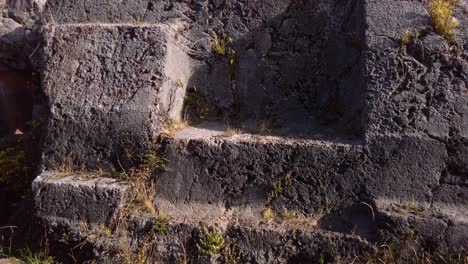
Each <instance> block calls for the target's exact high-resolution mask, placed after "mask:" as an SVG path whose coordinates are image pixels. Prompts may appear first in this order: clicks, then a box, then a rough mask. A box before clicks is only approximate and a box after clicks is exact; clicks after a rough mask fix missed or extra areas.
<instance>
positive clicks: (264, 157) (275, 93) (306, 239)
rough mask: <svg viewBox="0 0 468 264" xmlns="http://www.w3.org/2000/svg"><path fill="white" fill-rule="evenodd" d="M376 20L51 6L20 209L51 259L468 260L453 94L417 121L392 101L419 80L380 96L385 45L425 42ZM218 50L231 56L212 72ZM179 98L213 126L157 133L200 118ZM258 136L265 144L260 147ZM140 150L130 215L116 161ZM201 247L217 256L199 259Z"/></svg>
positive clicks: (257, 9) (111, 4)
mask: <svg viewBox="0 0 468 264" xmlns="http://www.w3.org/2000/svg"><path fill="white" fill-rule="evenodd" d="M389 2H390V1H371V0H368V1H346V3H341V2H339V1H304V3H302V2H301V1H275V0H269V1H260V2H253V1H241V0H236V1H229V2H222V1H199V2H198V1H129V2H120V1H113V0H110V1H95V2H93V3H90V2H88V1H58V0H57V1H55V0H52V1H48V3H47V6H46V9H45V11H44V16H45V18H46V19H47V21H48V24H47V25H46V26H45V27H44V34H43V45H42V46H41V49H42V53H43V57H44V63H43V68H42V77H43V78H42V80H43V81H42V89H43V91H44V93H45V94H46V96H47V97H48V102H49V109H50V117H49V120H48V123H47V133H46V135H45V137H44V147H43V169H44V170H43V172H42V174H41V175H39V177H38V178H37V179H36V180H35V181H34V183H33V191H34V197H35V202H36V211H37V214H38V216H39V217H41V218H42V219H43V220H44V222H45V223H47V224H48V225H49V226H50V227H51V229H50V230H51V231H50V232H51V234H53V237H55V238H60V239H55V242H56V243H57V245H62V246H63V243H62V242H63V239H62V238H64V237H66V238H67V239H65V240H67V242H66V243H65V244H67V245H74V243H75V244H76V245H80V246H83V245H85V244H86V245H88V246H89V248H91V249H92V250H88V251H87V252H72V253H73V254H75V253H76V254H78V255H80V254H81V255H80V257H78V258H79V259H80V261H86V260H97V261H98V262H102V263H107V262H109V263H140V262H138V261H141V260H142V255H143V256H144V257H145V261H147V262H148V263H150V262H151V261H153V262H154V261H159V262H161V263H179V262H182V263H186V262H184V261H186V260H189V261H191V263H218V262H220V263H318V262H320V263H324V262H330V263H332V262H338V261H343V262H352V261H357V262H359V263H361V262H366V261H369V260H372V258H377V256H381V254H382V253H381V252H378V250H379V247H376V245H378V244H379V243H388V245H389V247H390V245H393V244H392V243H395V244H398V243H406V242H408V241H407V240H405V239H406V238H407V237H408V234H411V236H412V237H413V238H414V239H413V240H411V241H410V242H414V243H413V244H414V248H417V249H418V250H419V249H421V248H423V249H424V250H428V252H430V253H435V252H440V254H447V255H457V254H460V255H461V256H464V255H466V254H468V251H467V250H468V248H467V247H466V245H468V222H467V220H468V218H467V217H468V215H467V214H466V212H468V210H466V209H467V206H468V190H467V186H466V177H465V176H463V175H464V173H466V172H467V171H466V169H464V166H466V161H467V160H468V159H466V158H468V156H467V155H466V154H467V152H466V149H467V146H468V144H467V139H466V131H468V129H466V128H467V127H466V126H465V125H464V124H465V123H464V121H461V123H457V120H468V119H467V114H468V111H467V109H466V102H467V97H466V93H465V94H463V92H461V91H460V90H456V89H454V90H451V91H450V93H451V94H450V95H454V94H458V95H459V96H460V99H459V100H461V103H460V102H459V101H453V105H450V102H449V103H446V104H444V105H440V104H437V103H434V105H433V106H431V107H432V110H431V111H433V112H434V113H436V114H433V115H432V116H431V115H429V116H428V115H425V114H424V110H421V113H420V112H418V111H420V110H419V109H420V105H421V103H420V102H419V101H417V99H415V100H414V101H411V102H408V101H407V100H403V99H401V98H402V97H404V96H408V98H410V97H412V96H414V97H415V98H419V97H420V94H418V92H413V91H412V90H411V89H413V88H412V87H415V86H416V87H418V85H421V82H423V81H421V79H418V78H420V77H418V76H412V75H411V74H413V73H411V72H410V73H407V76H408V77H407V78H408V79H409V80H406V81H407V82H406V85H407V89H409V91H408V92H407V94H405V95H395V94H394V91H387V90H391V87H393V86H404V85H405V81H402V80H401V78H400V76H394V75H395V74H394V73H395V72H398V70H399V69H400V68H398V67H399V66H398V65H393V64H392V63H395V61H396V60H397V59H398V58H399V57H398V56H400V55H401V54H400V55H399V54H398V49H399V47H398V45H400V43H399V42H398V41H395V40H394V39H398V38H397V36H394V34H397V33H398V34H400V33H401V32H404V30H405V29H406V27H407V26H408V27H409V25H411V26H420V27H427V28H429V26H430V25H426V22H424V21H420V20H418V19H417V18H413V17H410V16H407V12H409V11H406V10H414V11H415V12H416V11H417V12H422V11H421V9H423V8H424V7H423V4H421V3H419V2H417V1H405V2H402V3H400V2H398V4H396V5H395V6H394V7H392V8H390V9H386V11H385V12H387V11H388V12H389V13H391V14H392V16H390V15H386V16H385V17H381V14H382V12H383V11H382V8H384V7H385V6H386V5H388V4H389ZM398 18H399V19H401V20H399V22H401V23H393V22H395V21H394V19H398ZM378 19H382V20H385V21H387V20H388V21H387V22H388V25H387V26H385V27H384V26H382V25H380V24H379V23H380V20H378ZM463 22H465V21H464V20H463ZM377 24H378V25H380V26H377ZM388 27H390V29H387V28H388ZM380 31H383V32H380ZM224 32H226V36H225V37H224V40H225V41H226V43H225V44H226V45H227V46H228V47H229V48H231V51H229V52H228V48H226V54H219V52H216V51H213V50H212V48H213V47H212V42H213V41H214V39H217V40H218V41H223V33H224ZM395 32H397V33H395ZM387 34H388V36H386V35H387ZM231 37H232V39H233V40H232V41H230V40H229V38H231ZM434 38H436V40H434ZM422 41H427V42H429V43H433V42H434V41H443V40H442V39H437V35H436V34H435V33H430V32H429V33H426V35H425V36H424V39H423V40H422ZM460 41H466V34H462V36H461V40H460ZM461 47H463V46H461ZM410 48H411V47H408V50H409V51H408V53H410V55H408V54H406V55H405V56H413V53H411V50H410ZM234 51H235V52H234ZM429 52H430V53H431V52H432V53H431V54H437V51H436V50H432V49H430V50H429ZM461 52H462V54H465V56H466V49H464V50H463V48H462V51H461ZM401 56H403V55H401ZM414 56H415V57H416V58H415V60H417V59H420V58H418V57H417V56H416V55H414ZM405 58H407V57H405ZM463 58H464V59H463ZM463 58H462V59H460V61H459V64H460V65H465V66H466V65H467V61H466V57H463ZM436 63H437V62H428V64H430V65H437V64H436ZM389 65H391V66H389ZM393 66H394V67H395V68H394V69H393V68H390V69H388V67H393ZM428 78H429V77H428ZM462 78H463V77H453V79H454V81H455V82H456V81H457V80H458V81H459V80H460V79H462ZM426 81H427V80H426ZM408 83H409V84H408ZM408 87H409V88H408ZM428 89H429V90H430V91H432V90H431V89H434V90H437V89H438V88H437V87H432V86H430V87H429V88H428ZM465 89H466V88H465ZM191 91H195V92H196V94H197V96H200V98H202V99H200V100H201V102H202V103H203V105H202V107H206V108H209V109H210V110H211V111H210V114H208V117H206V118H203V119H204V121H203V122H198V121H200V120H197V121H196V122H189V124H190V125H189V126H188V127H185V126H183V128H182V129H180V130H178V131H175V132H174V133H172V134H169V135H168V134H167V133H164V132H165V130H166V129H167V124H175V123H178V122H181V121H182V120H183V119H184V118H185V117H187V111H191V112H190V113H189V115H193V113H196V112H197V110H198V109H196V108H197V107H200V105H195V106H193V105H192V106H191V107H192V108H191V109H188V108H187V102H186V101H187V100H186V98H188V96H190V94H189V93H190V92H191ZM436 93H437V92H431V93H428V94H430V95H431V96H435V94H436ZM418 96H419V97H418ZM428 96H429V95H428ZM184 99H185V100H184ZM398 100H400V101H398ZM434 100H437V98H436V99H434ZM184 101H185V104H184ZM463 102H464V103H465V105H463ZM193 107H195V108H193ZM405 107H408V108H410V109H413V110H411V111H410V112H412V113H413V115H415V116H416V117H415V116H410V115H406V112H405V111H406V110H404V109H400V108H405ZM447 107H452V108H456V109H461V111H458V112H457V113H459V114H454V113H453V112H450V111H448V112H444V111H446V110H445V109H446V108H447ZM463 107H464V108H463ZM187 109H188V110H187ZM213 109H215V111H213ZM418 114H420V115H418ZM459 115H461V117H460V116H459ZM233 119H235V121H233V122H231V120H233ZM264 120H267V121H268V122H272V123H273V124H274V126H275V127H274V128H273V129H271V130H270V129H269V127H268V128H267V129H263V130H262V129H258V127H259V126H261V125H260V123H262V122H263V121H264ZM189 121H190V120H189ZM233 123H234V124H235V128H236V129H232V127H231V125H232V124H233ZM452 123H456V124H457V125H456V127H454V126H451V125H450V124H452ZM433 126H438V128H434V127H433ZM275 129H278V130H280V131H281V132H280V133H275V132H274V131H273V130H275ZM445 129H447V130H450V131H452V132H451V133H450V135H449V136H447V137H444V135H442V134H443V133H444V132H443V131H445ZM452 141H456V142H458V143H456V144H455V145H450V142H452ZM155 146H156V147H157V154H156V155H158V156H157V157H158V158H160V159H161V160H163V161H164V165H163V166H164V169H163V170H161V168H158V170H155V171H149V172H148V179H150V180H151V183H154V186H155V187H156V193H155V196H154V197H152V198H153V199H151V201H150V202H151V204H152V206H153V207H154V209H155V210H156V212H151V210H149V212H148V211H146V212H145V211H144V210H143V211H141V212H140V211H138V210H134V208H133V207H132V206H133V205H132V200H133V199H134V197H135V196H136V195H138V193H135V192H138V191H140V190H139V189H138V188H136V187H135V183H134V182H131V181H130V182H125V181H121V180H119V179H118V177H116V176H117V175H118V174H119V173H120V174H121V173H125V171H126V169H127V167H128V162H126V161H125V155H126V153H127V152H128V151H130V152H132V153H135V155H136V156H141V155H144V153H146V152H147V151H148V150H149V149H151V148H154V147H155ZM450 146H452V147H450ZM127 154H128V153H127ZM127 161H128V160H127ZM130 163H131V162H130ZM64 167H66V171H64ZM79 171H87V172H79ZM96 171H99V173H96ZM119 171H120V172H119ZM102 175H106V176H109V175H110V176H113V177H114V176H115V178H114V179H112V178H108V177H101V176H102ZM152 186H153V185H152ZM447 188H448V189H450V190H451V191H450V192H449V193H447V192H445V191H444V190H445V189H447ZM152 206H149V208H150V209H151V208H152ZM147 207H148V206H147ZM129 208H132V210H130V209H129ZM129 210H130V211H132V213H128V212H129ZM453 212H456V213H453ZM204 226H207V227H208V230H211V231H206V230H205V229H204ZM430 229H433V230H437V231H433V232H432V233H427V232H429V231H428V230H430ZM213 230H218V231H220V232H221V233H222V234H223V237H224V242H225V243H224V244H223V249H222V250H221V251H219V252H216V254H214V255H213V256H205V255H206V254H205V255H204V254H201V253H200V252H201V250H200V243H202V242H203V236H204V234H207V233H206V232H208V234H211V235H213V234H215V233H210V232H215V231H213ZM216 232H217V231H216ZM454 234H457V235H454ZM61 243H62V244H61ZM427 245H430V247H429V248H427V247H426V246H427ZM76 248H77V247H74V249H76ZM78 251H79V250H78ZM379 254H380V255H379ZM412 257H416V258H417V257H419V256H412ZM404 258H405V260H406V261H409V260H410V258H409V257H408V256H404ZM137 259H138V260H137ZM413 260H414V259H413ZM229 261H234V262H229ZM143 263H145V262H143Z"/></svg>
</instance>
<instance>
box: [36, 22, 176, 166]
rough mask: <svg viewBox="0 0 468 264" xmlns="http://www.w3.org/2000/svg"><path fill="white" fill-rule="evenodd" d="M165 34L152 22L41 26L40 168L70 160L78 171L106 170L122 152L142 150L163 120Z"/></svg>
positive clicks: (162, 28)
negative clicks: (44, 114) (43, 108)
mask: <svg viewBox="0 0 468 264" xmlns="http://www.w3.org/2000/svg"><path fill="white" fill-rule="evenodd" d="M167 34H168V33H167V32H166V29H165V28H164V27H161V26H159V25H97V24H94V25H59V26H52V27H50V28H48V29H47V31H46V33H45V41H46V44H45V48H44V49H45V66H44V72H43V83H42V85H43V89H44V93H45V95H46V96H47V97H48V98H49V108H50V112H51V117H50V118H49V124H48V133H47V138H46V139H45V141H46V142H45V145H44V146H45V150H44V154H45V162H46V167H54V166H55V165H57V164H58V165H59V164H61V163H62V162H63V161H65V160H67V159H69V160H71V161H72V162H73V163H74V164H75V165H78V166H79V165H83V164H85V165H86V166H88V167H89V168H95V169H97V168H99V167H103V168H107V169H109V167H110V168H112V165H113V164H115V165H116V166H117V162H118V159H119V156H118V155H119V154H121V153H123V151H124V150H125V149H135V150H139V151H140V152H141V150H142V149H145V148H148V144H149V143H150V141H151V140H152V139H153V138H154V137H155V136H156V134H157V133H158V131H159V130H160V129H161V126H162V123H163V121H164V119H165V117H166V116H167V114H166V113H167V110H166V109H164V106H165V105H163V103H162V102H161V99H160V95H161V94H162V93H163V92H162V91H161V90H162V86H163V84H164V82H165V81H167V78H166V75H165V63H166V61H167V58H168V55H167V45H168V44H167V41H168V36H167ZM174 87H175V86H174ZM169 107H170V106H169ZM63 142H67V143H66V144H65V145H64V144H62V143H63ZM112 162H114V163H112Z"/></svg>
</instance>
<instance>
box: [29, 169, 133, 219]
mask: <svg viewBox="0 0 468 264" xmlns="http://www.w3.org/2000/svg"><path fill="white" fill-rule="evenodd" d="M32 189H33V193H34V201H35V205H36V206H35V208H36V209H35V210H36V214H37V216H39V217H40V218H42V219H44V220H46V222H47V223H48V224H51V225H59V224H60V225H74V224H77V223H80V222H84V223H92V224H111V223H112V222H113V221H115V219H116V217H117V215H118V213H119V211H120V210H121V209H122V208H123V207H124V206H125V205H126V204H127V203H129V202H130V201H131V199H132V197H133V196H132V191H131V186H130V185H129V184H128V183H125V182H122V181H119V180H115V179H109V178H100V177H99V176H98V175H96V174H95V173H79V174H76V173H67V172H50V171H49V172H43V173H41V174H40V175H39V176H38V177H37V178H36V179H35V180H34V182H33V184H32Z"/></svg>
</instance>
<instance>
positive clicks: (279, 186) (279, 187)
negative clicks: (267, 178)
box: [267, 171, 293, 204]
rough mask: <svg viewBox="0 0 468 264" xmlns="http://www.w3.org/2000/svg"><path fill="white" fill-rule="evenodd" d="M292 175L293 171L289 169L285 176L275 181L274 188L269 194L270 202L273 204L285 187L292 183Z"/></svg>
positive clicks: (268, 201)
mask: <svg viewBox="0 0 468 264" xmlns="http://www.w3.org/2000/svg"><path fill="white" fill-rule="evenodd" d="M292 175H293V173H292V171H288V173H286V175H285V176H284V177H283V178H281V179H279V180H278V181H276V182H274V183H273V189H272V190H271V191H270V193H268V196H267V203H268V204H271V203H272V202H273V201H274V200H275V199H276V198H278V197H280V196H281V195H282V194H283V193H284V191H285V188H286V187H288V186H290V185H291V179H292Z"/></svg>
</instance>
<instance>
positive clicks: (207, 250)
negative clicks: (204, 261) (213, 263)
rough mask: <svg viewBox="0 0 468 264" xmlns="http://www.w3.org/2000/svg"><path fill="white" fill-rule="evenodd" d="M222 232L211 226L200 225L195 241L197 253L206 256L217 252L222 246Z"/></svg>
mask: <svg viewBox="0 0 468 264" xmlns="http://www.w3.org/2000/svg"><path fill="white" fill-rule="evenodd" d="M224 243H225V242H224V238H223V234H222V233H221V232H219V231H218V230H216V229H215V228H213V227H211V228H208V227H206V226H205V225H201V226H200V237H199V239H198V242H197V243H196V247H197V249H198V253H200V254H201V255H206V256H209V257H211V256H213V255H215V254H218V253H219V252H220V251H221V250H222V249H223V248H224Z"/></svg>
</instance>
